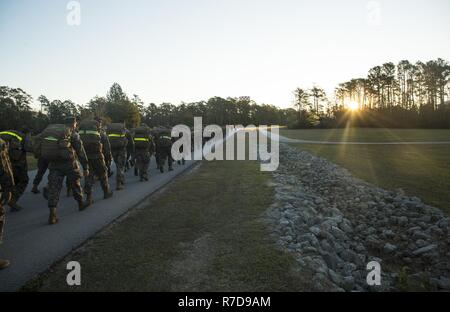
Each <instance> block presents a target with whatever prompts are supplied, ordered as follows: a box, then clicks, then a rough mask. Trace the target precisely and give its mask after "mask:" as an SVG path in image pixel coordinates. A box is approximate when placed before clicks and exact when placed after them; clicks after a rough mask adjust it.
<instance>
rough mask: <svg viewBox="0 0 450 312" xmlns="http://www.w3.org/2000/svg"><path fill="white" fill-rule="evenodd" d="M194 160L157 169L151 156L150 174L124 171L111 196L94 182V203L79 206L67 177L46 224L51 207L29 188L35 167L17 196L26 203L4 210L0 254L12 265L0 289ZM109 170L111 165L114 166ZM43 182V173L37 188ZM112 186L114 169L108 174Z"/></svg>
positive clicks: (59, 254) (14, 286) (46, 263)
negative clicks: (54, 217)
mask: <svg viewBox="0 0 450 312" xmlns="http://www.w3.org/2000/svg"><path fill="white" fill-rule="evenodd" d="M194 163H195V161H186V164H185V165H184V166H183V165H178V164H176V163H174V171H171V172H168V171H167V166H166V168H165V169H166V171H165V172H164V173H160V172H159V171H158V170H157V169H156V162H155V159H154V158H152V160H151V163H150V168H151V169H150V171H149V173H150V175H149V177H150V179H149V181H148V182H139V178H138V177H135V176H134V170H133V168H132V169H131V170H129V171H128V172H127V173H126V184H125V189H124V190H122V191H114V196H113V197H112V198H110V199H107V200H103V192H102V190H101V187H100V183H98V182H97V183H96V185H95V187H94V193H93V194H94V201H95V202H94V204H93V205H92V206H90V207H89V208H87V209H86V210H84V211H82V212H80V211H78V206H77V203H76V202H75V200H74V199H73V197H66V191H65V183H64V187H63V190H62V192H61V196H60V203H59V207H58V218H59V223H58V224H56V225H52V226H50V225H48V224H47V221H48V214H49V210H48V207H47V201H46V200H45V199H44V198H43V197H42V194H38V195H36V194H32V193H31V192H30V190H31V186H32V181H33V178H34V176H35V174H36V171H30V172H29V177H30V183H29V185H28V188H27V190H26V192H25V194H24V195H23V196H22V198H21V199H20V201H19V204H20V205H21V206H23V207H24V209H23V210H22V211H20V212H14V213H12V212H9V208H8V207H7V209H8V212H7V216H6V227H5V232H4V234H5V235H4V239H3V244H2V245H0V257H1V258H6V259H9V260H10V261H11V266H10V267H9V268H7V269H5V270H1V271H0V291H16V290H18V289H20V288H21V287H22V286H23V285H24V284H25V283H26V282H27V281H29V280H30V279H32V278H33V277H35V276H37V275H38V274H39V273H41V272H43V271H45V270H47V269H48V268H49V267H50V266H51V265H52V264H53V263H54V262H55V261H58V260H59V259H62V258H63V257H64V256H66V255H67V254H68V253H69V252H71V251H72V250H73V249H74V248H76V247H78V246H80V245H81V244H82V243H83V242H85V241H86V240H87V239H88V238H90V237H91V236H93V235H94V234H96V233H97V232H98V231H100V230H101V229H102V228H104V227H105V226H106V225H108V224H109V223H111V222H112V221H114V220H115V219H117V218H118V217H120V216H121V215H123V214H124V213H126V212H127V211H128V210H129V209H130V208H132V207H134V206H136V205H138V204H139V203H140V202H142V201H143V200H145V199H146V198H147V197H148V196H150V195H151V194H152V193H154V192H155V191H157V190H158V189H160V188H161V187H163V186H164V185H165V184H167V183H168V182H170V181H171V180H173V179H174V178H175V177H176V176H178V175H179V174H181V173H183V172H184V171H186V170H187V169H188V168H189V167H191V166H192V165H193V164H194ZM113 171H116V170H115V166H113ZM46 183H47V176H45V177H44V180H43V181H42V183H41V185H40V189H41V190H42V187H43V186H45V185H46ZM110 184H111V189H112V190H115V184H116V183H115V175H114V176H112V177H111V178H110Z"/></svg>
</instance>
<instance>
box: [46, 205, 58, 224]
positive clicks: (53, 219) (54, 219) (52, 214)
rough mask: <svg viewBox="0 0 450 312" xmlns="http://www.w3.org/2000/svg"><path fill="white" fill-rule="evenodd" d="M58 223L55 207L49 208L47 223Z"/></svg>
mask: <svg viewBox="0 0 450 312" xmlns="http://www.w3.org/2000/svg"><path fill="white" fill-rule="evenodd" d="M56 223H58V218H57V217H56V207H52V208H50V215H49V216H48V224H50V225H53V224H56Z"/></svg>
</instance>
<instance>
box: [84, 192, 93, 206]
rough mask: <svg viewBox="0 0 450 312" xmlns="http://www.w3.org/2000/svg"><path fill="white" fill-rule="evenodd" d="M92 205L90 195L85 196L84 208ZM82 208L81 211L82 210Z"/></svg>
mask: <svg viewBox="0 0 450 312" xmlns="http://www.w3.org/2000/svg"><path fill="white" fill-rule="evenodd" d="M93 203H94V200H93V199H92V194H87V196H86V202H85V203H84V208H86V207H89V206H90V205H92V204H93ZM84 208H83V209H84Z"/></svg>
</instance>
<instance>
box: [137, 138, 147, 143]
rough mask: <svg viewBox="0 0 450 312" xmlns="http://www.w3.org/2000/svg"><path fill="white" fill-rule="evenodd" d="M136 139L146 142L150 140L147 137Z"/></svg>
mask: <svg viewBox="0 0 450 312" xmlns="http://www.w3.org/2000/svg"><path fill="white" fill-rule="evenodd" d="M134 140H135V141H145V142H149V141H150V140H149V139H146V138H134Z"/></svg>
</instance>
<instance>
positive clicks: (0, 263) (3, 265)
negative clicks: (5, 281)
mask: <svg viewBox="0 0 450 312" xmlns="http://www.w3.org/2000/svg"><path fill="white" fill-rule="evenodd" d="M7 267H9V261H8V260H5V259H0V270H3V269H6V268H7Z"/></svg>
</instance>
